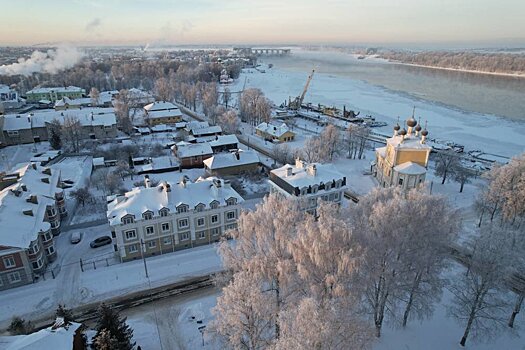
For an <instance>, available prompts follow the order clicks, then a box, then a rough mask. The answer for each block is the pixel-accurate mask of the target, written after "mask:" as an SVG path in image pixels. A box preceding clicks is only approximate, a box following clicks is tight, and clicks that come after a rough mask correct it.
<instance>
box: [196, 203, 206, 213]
mask: <svg viewBox="0 0 525 350" xmlns="http://www.w3.org/2000/svg"><path fill="white" fill-rule="evenodd" d="M195 211H198V212H201V211H204V204H202V203H201V204H199V205H197V206H196V207H195Z"/></svg>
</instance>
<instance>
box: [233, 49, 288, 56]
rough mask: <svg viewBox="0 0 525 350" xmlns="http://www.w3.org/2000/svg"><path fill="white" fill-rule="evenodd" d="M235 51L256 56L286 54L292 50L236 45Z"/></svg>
mask: <svg viewBox="0 0 525 350" xmlns="http://www.w3.org/2000/svg"><path fill="white" fill-rule="evenodd" d="M233 52H235V53H237V54H239V55H244V56H249V55H255V56H263V55H264V56H285V55H289V54H290V52H291V50H290V49H278V48H273V49H272V48H252V47H234V48H233Z"/></svg>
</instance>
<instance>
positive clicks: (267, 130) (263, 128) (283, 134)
mask: <svg viewBox="0 0 525 350" xmlns="http://www.w3.org/2000/svg"><path fill="white" fill-rule="evenodd" d="M255 133H256V134H257V135H259V136H260V137H262V138H263V139H265V140H268V141H271V142H288V141H293V140H294V139H295V133H294V132H292V131H291V130H290V128H288V126H287V125H286V124H285V123H282V124H281V125H280V126H278V125H273V124H270V123H261V124H259V125H257V127H256V128H255Z"/></svg>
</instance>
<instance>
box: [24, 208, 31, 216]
mask: <svg viewBox="0 0 525 350" xmlns="http://www.w3.org/2000/svg"><path fill="white" fill-rule="evenodd" d="M22 213H23V214H24V215H27V216H33V211H32V210H31V209H28V210H24V211H23V212H22Z"/></svg>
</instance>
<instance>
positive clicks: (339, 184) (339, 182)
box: [335, 180, 343, 188]
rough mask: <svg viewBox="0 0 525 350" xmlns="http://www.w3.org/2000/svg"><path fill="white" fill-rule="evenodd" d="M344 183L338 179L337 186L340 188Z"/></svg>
mask: <svg viewBox="0 0 525 350" xmlns="http://www.w3.org/2000/svg"><path fill="white" fill-rule="evenodd" d="M342 184H343V181H341V180H337V182H336V183H335V188H340V187H341V185H342Z"/></svg>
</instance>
